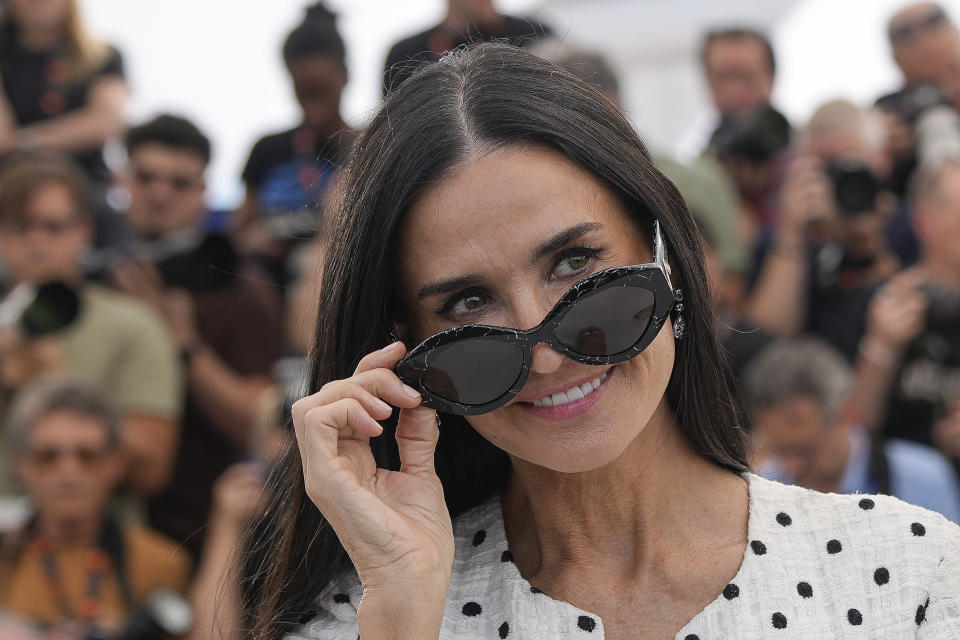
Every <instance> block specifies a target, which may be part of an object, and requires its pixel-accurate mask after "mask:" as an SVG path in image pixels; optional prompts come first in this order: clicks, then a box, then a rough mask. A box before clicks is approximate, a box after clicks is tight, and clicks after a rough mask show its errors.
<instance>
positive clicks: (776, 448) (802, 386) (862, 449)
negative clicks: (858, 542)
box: [744, 338, 960, 522]
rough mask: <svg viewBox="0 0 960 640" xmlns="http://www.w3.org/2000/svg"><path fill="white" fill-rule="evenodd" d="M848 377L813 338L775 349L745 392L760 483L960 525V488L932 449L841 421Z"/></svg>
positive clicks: (756, 364)
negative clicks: (899, 508)
mask: <svg viewBox="0 0 960 640" xmlns="http://www.w3.org/2000/svg"><path fill="white" fill-rule="evenodd" d="M852 379H853V376H852V372H851V369H850V366H849V365H848V364H847V363H846V362H844V360H843V358H842V357H841V356H840V355H839V354H838V353H836V352H835V351H834V350H833V349H831V348H830V347H829V346H828V345H826V344H825V343H823V342H822V341H820V340H817V339H815V338H799V339H792V340H783V341H780V342H776V343H774V344H772V345H771V346H769V347H767V348H766V349H764V350H763V351H762V352H761V353H760V355H758V356H757V357H756V359H755V360H754V361H753V362H752V363H751V364H750V365H749V366H748V367H747V371H746V374H745V377H744V386H745V391H746V395H747V399H748V405H749V411H750V415H751V423H752V425H753V434H754V437H755V439H756V442H757V451H758V452H759V454H760V457H761V462H760V464H759V465H757V468H758V471H759V472H760V473H762V474H763V475H766V476H768V477H771V478H774V479H776V480H780V481H782V482H793V483H796V484H799V485H801V486H804V487H807V488H809V489H815V490H817V491H823V492H828V493H829V492H836V493H885V494H889V495H893V496H896V497H898V498H900V499H901V500H904V501H906V502H909V503H911V504H915V505H918V506H921V507H924V508H927V509H932V510H934V511H937V512H939V513H942V514H943V515H944V516H946V517H947V518H948V519H950V520H952V521H954V522H960V485H958V483H957V476H956V474H955V473H954V470H953V468H952V467H951V466H950V464H949V463H948V462H947V461H946V460H945V459H944V458H943V456H941V455H940V454H938V453H937V452H936V451H935V450H934V449H931V448H929V447H924V446H921V445H918V444H916V443H912V442H907V441H904V440H888V441H883V440H880V439H878V438H873V437H871V435H870V433H869V432H868V431H867V430H866V429H865V428H863V427H862V426H860V425H857V424H855V423H850V421H849V420H848V419H847V418H848V416H847V415H846V414H845V409H846V408H847V403H848V401H849V398H850V391H851V386H852Z"/></svg>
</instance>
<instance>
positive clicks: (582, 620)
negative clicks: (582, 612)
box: [577, 616, 597, 632]
mask: <svg viewBox="0 0 960 640" xmlns="http://www.w3.org/2000/svg"><path fill="white" fill-rule="evenodd" d="M577 626H578V627H580V628H581V629H583V630H584V631H589V632H593V630H594V629H596V628H597V621H596V620H594V619H593V618H591V617H590V616H580V617H579V618H577Z"/></svg>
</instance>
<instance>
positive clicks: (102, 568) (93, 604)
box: [35, 539, 110, 630]
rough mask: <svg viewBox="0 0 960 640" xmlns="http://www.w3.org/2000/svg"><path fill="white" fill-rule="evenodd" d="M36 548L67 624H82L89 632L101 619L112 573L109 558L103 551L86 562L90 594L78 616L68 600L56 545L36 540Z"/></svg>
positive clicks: (81, 606) (92, 553) (51, 589)
mask: <svg viewBox="0 0 960 640" xmlns="http://www.w3.org/2000/svg"><path fill="white" fill-rule="evenodd" d="M35 544H36V547H37V550H38V551H39V553H40V563H41V565H42V566H43V575H44V577H45V578H46V581H47V587H48V589H49V591H50V595H51V596H52V597H53V600H54V602H55V603H56V605H57V608H58V609H59V610H60V615H61V616H62V617H63V618H64V619H66V620H79V621H81V622H83V623H84V625H85V627H86V628H87V629H88V630H92V629H93V628H94V627H95V626H96V620H97V619H98V618H99V617H100V610H101V604H102V603H101V597H102V595H103V583H104V579H105V578H106V575H107V572H108V571H109V570H110V557H109V556H108V555H107V554H106V553H104V552H103V551H101V550H100V549H91V550H90V560H89V561H88V562H87V590H86V594H85V595H84V598H83V600H82V601H81V603H80V611H79V614H78V613H76V612H74V610H73V607H72V606H70V602H69V600H68V599H67V594H66V589H65V588H64V584H63V577H62V575H61V574H60V567H59V565H58V564H57V559H56V556H55V555H54V552H55V549H54V546H53V544H52V543H51V542H50V541H49V540H47V539H40V540H37V541H36V543H35Z"/></svg>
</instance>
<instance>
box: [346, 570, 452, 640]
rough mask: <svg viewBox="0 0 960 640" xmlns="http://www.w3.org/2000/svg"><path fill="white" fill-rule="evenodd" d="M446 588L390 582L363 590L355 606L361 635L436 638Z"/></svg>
mask: <svg viewBox="0 0 960 640" xmlns="http://www.w3.org/2000/svg"><path fill="white" fill-rule="evenodd" d="M445 604H446V587H444V588H443V589H439V588H438V585H426V586H425V587H423V588H421V587H420V586H418V585H401V584H399V583H398V584H396V585H393V586H392V587H391V588H390V589H366V588H365V589H364V591H363V597H362V598H361V599H360V605H359V607H358V608H357V623H358V626H359V628H360V637H361V638H377V640H381V639H396V640H410V639H413V638H416V639H417V640H420V639H425V638H437V637H439V636H440V628H441V626H442V625H443V609H444V605H445Z"/></svg>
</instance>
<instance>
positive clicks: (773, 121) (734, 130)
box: [710, 107, 791, 164]
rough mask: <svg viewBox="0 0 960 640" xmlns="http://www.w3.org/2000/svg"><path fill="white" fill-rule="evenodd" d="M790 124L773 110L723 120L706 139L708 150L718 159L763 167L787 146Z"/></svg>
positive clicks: (762, 109)
mask: <svg viewBox="0 0 960 640" xmlns="http://www.w3.org/2000/svg"><path fill="white" fill-rule="evenodd" d="M790 137H791V131H790V123H789V122H788V121H787V119H786V118H785V117H784V115H783V114H782V113H780V112H779V111H777V110H776V109H774V108H773V107H763V108H761V109H757V110H756V111H752V112H750V113H747V114H743V115H732V116H724V117H723V119H722V120H721V121H720V125H719V126H718V127H717V128H716V130H715V131H714V132H713V135H712V136H711V137H710V148H711V149H712V150H713V151H714V152H715V153H716V154H717V155H719V156H729V157H735V158H742V159H744V160H747V161H749V162H751V163H753V164H763V163H765V162H767V161H768V160H770V158H772V157H773V156H775V155H776V154H777V153H780V152H781V151H783V150H785V149H786V148H787V147H789V146H790Z"/></svg>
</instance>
